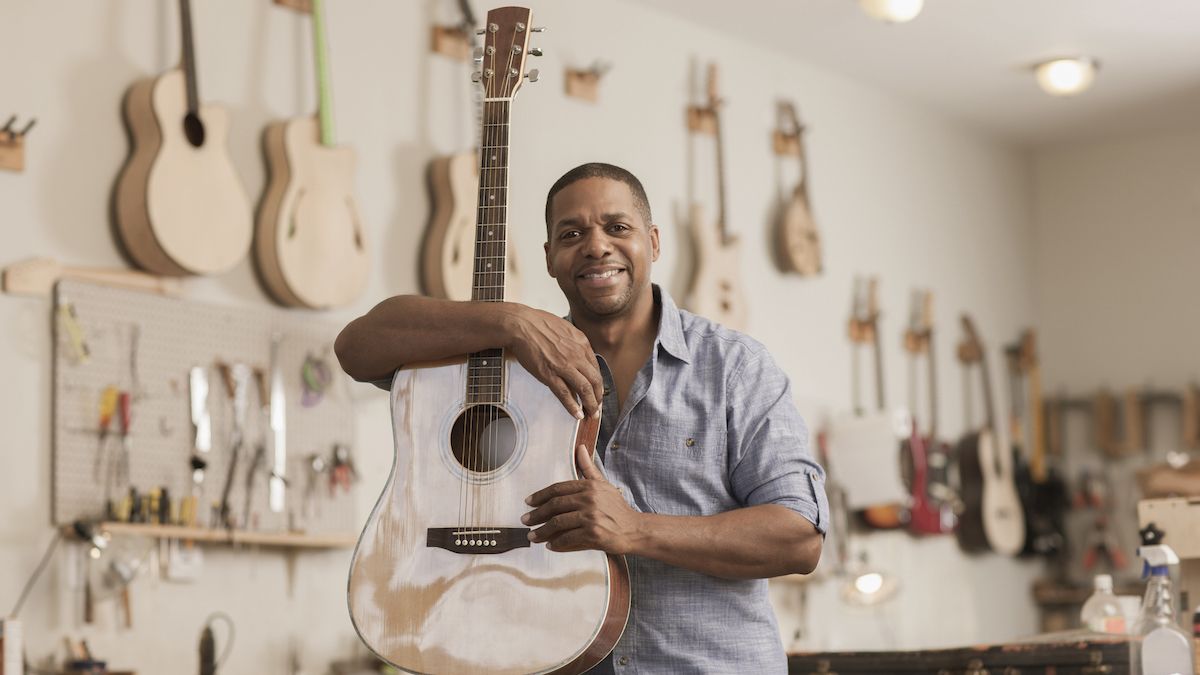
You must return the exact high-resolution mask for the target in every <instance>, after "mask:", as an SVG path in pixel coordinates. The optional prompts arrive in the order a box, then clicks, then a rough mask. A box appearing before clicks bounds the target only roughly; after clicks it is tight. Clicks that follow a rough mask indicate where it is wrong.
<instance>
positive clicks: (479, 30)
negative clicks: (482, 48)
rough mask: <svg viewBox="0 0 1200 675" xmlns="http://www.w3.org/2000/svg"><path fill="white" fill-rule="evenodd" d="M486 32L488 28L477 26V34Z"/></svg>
mask: <svg viewBox="0 0 1200 675" xmlns="http://www.w3.org/2000/svg"><path fill="white" fill-rule="evenodd" d="M486 32H487V29H486V28H476V29H475V34H476V35H483V34H484V33H486Z"/></svg>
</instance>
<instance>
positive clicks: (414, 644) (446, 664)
mask: <svg viewBox="0 0 1200 675" xmlns="http://www.w3.org/2000/svg"><path fill="white" fill-rule="evenodd" d="M506 370H507V382H508V389H507V391H508V399H507V403H506V409H507V410H508V412H509V414H510V415H511V416H512V418H513V419H514V420H515V421H516V422H517V425H518V429H519V432H518V437H519V438H520V441H519V448H520V450H519V453H520V454H519V455H518V456H516V457H514V458H513V460H511V461H512V462H517V464H516V466H515V468H512V469H511V471H508V472H507V473H505V471H506V469H505V468H501V469H499V470H497V475H492V476H484V477H483V478H482V479H478V480H475V481H464V480H462V477H461V472H460V469H461V465H459V464H458V463H457V462H456V460H454V458H453V455H452V453H451V450H450V447H449V429H450V426H451V424H452V423H453V421H454V419H455V418H456V417H457V415H458V413H459V412H460V411H461V410H462V409H463V406H464V402H465V396H464V387H463V384H464V382H465V381H466V361H465V359H464V360H461V361H455V362H450V363H449V364H447V365H440V366H436V367H432V366H431V367H424V366H423V367H415V368H410V369H404V370H402V371H401V372H400V373H399V374H398V375H397V380H396V383H395V385H394V387H393V397H392V419H393V426H394V434H395V439H396V455H395V463H394V465H393V468H392V473H391V475H390V476H389V478H388V482H387V486H386V488H385V490H384V493H383V495H382V497H381V498H380V500H379V502H378V503H377V504H376V506H375V509H374V510H373V511H372V513H371V516H370V518H368V520H367V524H366V527H365V529H364V530H363V534H362V537H361V539H360V540H359V544H358V547H357V549H356V550H355V554H354V560H353V562H352V564H351V570H350V580H349V590H348V595H349V605H350V615H351V619H352V620H353V623H354V626H355V629H356V630H357V631H358V633H359V635H360V636H361V637H362V638H363V640H364V642H365V643H366V644H367V645H368V646H369V647H370V648H371V649H372V650H373V651H374V652H375V653H376V654H378V655H379V656H381V657H382V658H384V659H385V660H387V661H389V662H391V663H393V664H395V665H397V666H398V667H401V668H403V669H405V670H408V671H412V672H422V673H479V672H487V673H533V672H548V671H553V670H556V669H564V668H566V669H570V670H576V671H577V670H580V669H582V668H583V667H585V666H588V665H590V664H583V663H581V662H579V661H577V659H579V657H580V656H582V655H584V654H585V652H591V653H592V655H593V658H594V659H598V658H600V657H602V656H603V655H604V654H606V653H607V652H608V651H609V650H610V649H611V647H612V644H614V643H615V640H616V639H617V637H619V635H620V632H621V629H623V626H624V622H625V617H626V615H627V611H628V604H627V596H626V598H625V604H624V606H623V608H622V606H621V603H620V602H617V603H615V604H616V605H617V610H618V616H616V619H617V620H616V621H614V618H613V612H611V611H610V604H614V603H613V601H614V599H617V600H619V599H620V597H619V596H620V594H621V592H622V591H621V589H620V587H619V586H618V585H616V584H614V582H613V580H612V569H611V568H610V565H612V564H613V563H612V562H611V561H610V558H609V557H608V556H606V555H605V554H604V553H603V552H600V551H581V552H574V553H555V552H552V551H549V550H548V549H547V548H546V547H545V546H544V545H542V544H533V545H532V546H530V547H528V548H517V549H514V550H511V551H506V552H504V553H498V554H490V555H489V554H457V553H451V552H449V551H446V550H443V549H439V548H430V547H427V546H426V541H425V538H426V530H427V528H429V527H455V526H459V525H471V524H475V525H480V526H496V527H521V522H520V518H521V515H522V514H523V513H525V512H526V511H527V510H528V508H529V507H527V506H526V505H525V503H524V499H525V497H526V496H527V495H529V494H531V493H532V492H534V491H536V490H538V489H541V488H543V487H545V486H546V485H548V484H550V483H553V482H557V481H562V480H570V479H573V478H575V477H576V471H575V464H574V460H573V451H572V448H573V447H574V445H575V442H576V441H577V440H580V441H582V439H581V438H580V437H578V436H577V432H576V422H575V420H574V418H572V417H571V416H570V415H568V414H567V413H566V411H565V410H564V409H563V407H562V405H561V404H559V403H558V402H557V399H556V398H555V397H554V396H553V394H552V393H551V392H550V391H549V390H548V389H547V388H546V387H545V386H544V385H542V384H541V383H540V382H538V381H537V380H535V379H533V378H532V376H530V375H529V374H528V373H527V372H526V371H524V369H522V368H520V367H519V366H516V365H515V362H513V361H512V360H508V361H507V369H506ZM448 402H449V403H450V404H449V405H447V403H448ZM594 429H595V427H594V426H593V427H592V433H593V434H594V433H595V432H594ZM500 474H503V476H502V477H501V475H500ZM476 476H478V475H476ZM614 624H615V625H614ZM614 627H615V629H616V630H615V634H613V633H614V631H613V628H614ZM597 642H600V643H601V645H600V646H599V647H597V646H596V643H597ZM592 662H593V663H594V661H592Z"/></svg>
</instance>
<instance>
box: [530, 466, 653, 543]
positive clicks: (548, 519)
mask: <svg viewBox="0 0 1200 675" xmlns="http://www.w3.org/2000/svg"><path fill="white" fill-rule="evenodd" d="M575 460H576V462H577V464H578V466H579V470H580V473H581V474H583V478H582V479H581V480H568V481H563V482H561V483H555V484H554V485H551V486H550V487H547V488H545V489H542V490H538V491H537V492H535V493H533V494H532V495H530V496H529V497H528V498H527V499H526V500H525V502H526V503H527V504H529V505H530V506H532V507H534V508H533V510H532V511H530V512H529V513H526V514H525V515H524V516H522V517H521V522H522V523H525V524H526V525H529V526H536V525H541V527H539V528H537V529H536V530H533V531H532V532H530V533H529V540H530V541H532V542H534V543H540V542H545V543H546V547H547V548H549V549H550V550H551V551H584V550H600V551H604V552H606V553H612V554H616V555H623V554H625V553H629V552H630V551H631V550H632V549H633V543H634V541H635V539H636V537H637V534H638V517H639V514H638V512H637V511H634V510H633V509H632V508H630V506H629V504H627V503H626V502H625V497H624V496H623V495H622V494H621V491H620V490H619V489H618V488H617V487H616V486H614V485H613V484H612V483H609V482H608V480H607V479H605V477H604V474H602V473H601V472H600V469H599V468H597V467H596V465H595V463H594V462H592V456H591V453H590V452H588V449H587V446H586V445H582V444H580V445H579V446H578V447H576V448H575ZM543 523H544V524H543Z"/></svg>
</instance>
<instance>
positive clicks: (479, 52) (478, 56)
mask: <svg viewBox="0 0 1200 675" xmlns="http://www.w3.org/2000/svg"><path fill="white" fill-rule="evenodd" d="M474 57H475V63H482V62H483V47H476V48H475V54H474Z"/></svg>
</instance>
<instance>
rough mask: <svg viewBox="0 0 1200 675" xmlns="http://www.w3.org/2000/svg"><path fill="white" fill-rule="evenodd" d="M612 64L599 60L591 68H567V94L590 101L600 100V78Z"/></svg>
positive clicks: (565, 81) (564, 84) (565, 79)
mask: <svg viewBox="0 0 1200 675" xmlns="http://www.w3.org/2000/svg"><path fill="white" fill-rule="evenodd" d="M610 68H611V66H610V65H608V64H606V63H600V62H597V63H595V64H593V65H592V67H590V68H567V69H566V76H565V77H564V78H563V87H564V90H565V91H566V93H567V96H570V97H572V98H578V99H582V100H584V101H587V102H589V103H596V102H597V101H599V100H600V78H601V77H604V74H605V73H607V72H608V71H609V69H610Z"/></svg>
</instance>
